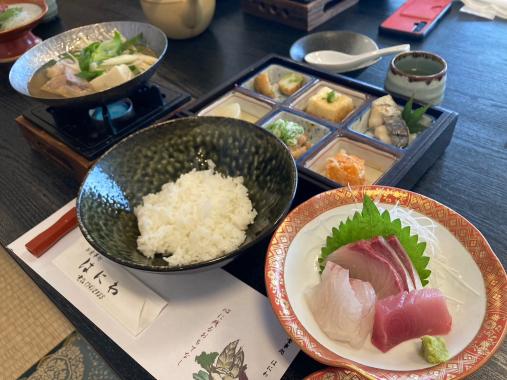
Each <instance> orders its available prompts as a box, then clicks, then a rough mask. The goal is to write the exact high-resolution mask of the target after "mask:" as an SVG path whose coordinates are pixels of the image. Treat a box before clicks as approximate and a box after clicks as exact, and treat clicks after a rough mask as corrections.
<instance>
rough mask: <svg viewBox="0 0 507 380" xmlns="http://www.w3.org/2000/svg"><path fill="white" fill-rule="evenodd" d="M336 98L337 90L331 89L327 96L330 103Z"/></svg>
mask: <svg viewBox="0 0 507 380" xmlns="http://www.w3.org/2000/svg"><path fill="white" fill-rule="evenodd" d="M335 99H336V92H335V91H329V92H328V93H327V96H326V100H327V102H328V103H333V102H334V101H335Z"/></svg>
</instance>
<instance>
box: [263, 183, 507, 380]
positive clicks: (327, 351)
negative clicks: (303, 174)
mask: <svg viewBox="0 0 507 380" xmlns="http://www.w3.org/2000/svg"><path fill="white" fill-rule="evenodd" d="M365 194H367V195H368V196H370V197H371V198H372V199H374V200H377V201H379V202H380V207H381V208H385V209H391V210H392V209H393V207H402V208H404V209H406V210H410V212H411V213H412V215H414V216H416V217H421V218H425V220H430V222H431V221H432V223H433V227H434V228H435V236H436V238H437V240H438V242H439V249H440V251H441V252H440V251H439V252H438V255H439V256H436V257H435V259H432V261H431V262H430V265H433V266H432V267H431V269H432V270H433V274H432V279H433V280H431V279H430V285H431V286H433V287H437V285H438V287H439V288H440V289H441V290H442V291H443V293H444V294H445V295H446V296H447V297H448V304H449V309H450V311H451V314H452V316H453V329H452V331H451V333H450V334H449V335H448V336H446V341H447V344H448V348H449V351H450V353H451V356H452V357H451V359H450V360H448V361H447V362H445V363H443V364H440V365H437V366H430V365H429V364H428V363H426V362H424V360H423V359H422V358H421V357H420V355H419V354H418V350H419V343H418V340H412V341H408V342H404V343H402V344H401V345H399V346H397V347H395V348H393V349H392V350H390V351H389V352H387V353H385V354H383V353H381V352H380V351H378V350H376V349H375V348H374V347H373V346H372V345H371V342H369V341H368V342H367V343H366V344H365V345H364V346H363V347H362V348H361V349H360V350H354V349H352V348H351V347H350V346H349V345H347V344H344V343H340V342H336V341H332V340H330V339H329V338H327V337H326V336H325V334H324V333H323V332H322V331H321V330H320V328H319V327H318V325H317V324H316V322H315V320H314V319H313V316H312V315H311V312H310V311H309V309H308V307H307V306H306V301H305V300H304V293H305V291H306V290H307V289H308V288H309V287H311V286H313V285H315V284H316V283H318V281H319V274H318V269H317V265H316V258H317V257H318V254H319V252H320V247H321V246H322V245H323V244H324V242H325V237H326V236H327V235H328V234H329V232H330V230H331V227H332V226H335V225H338V223H339V222H340V221H341V220H344V219H345V218H346V217H347V216H352V214H353V212H354V211H355V210H360V209H361V204H362V201H363V197H364V195H365ZM395 205H396V206H395ZM428 218H429V219H428ZM403 222H404V220H403V218H402V223H403ZM403 224H404V225H406V223H403ZM431 263H432V264H431ZM438 263H440V264H438ZM442 263H444V264H442ZM437 264H438V265H437ZM443 271H445V273H443ZM439 278H440V280H439V281H440V283H438V284H437V285H435V282H436V281H437V279H439ZM442 279H443V282H442ZM265 280H266V287H267V292H268V296H269V299H270V301H271V305H272V307H273V310H274V312H275V314H276V316H277V317H278V319H279V321H280V323H281V324H282V326H283V327H284V329H285V330H286V331H287V333H288V334H289V335H290V336H291V338H292V339H293V341H294V342H296V344H297V345H298V346H299V347H300V348H301V349H302V350H303V351H305V352H306V353H307V354H308V355H309V356H311V357H312V358H314V359H315V360H317V361H319V362H321V363H324V364H327V365H330V366H333V367H342V368H344V369H346V370H349V371H350V370H351V371H354V372H356V373H358V374H361V375H362V376H364V377H366V378H369V379H389V380H398V379H408V378H410V379H411V380H422V379H451V378H452V379H459V378H463V377H465V376H467V375H469V374H471V373H472V372H474V371H476V370H477V369H478V368H480V367H481V366H482V365H484V363H485V362H486V361H487V360H488V359H489V358H490V357H491V356H492V355H493V354H494V352H495V351H496V350H497V348H498V347H499V346H500V345H501V343H502V340H503V338H504V336H505V333H506V329H507V276H506V274H505V270H504V268H503V267H502V264H501V263H500V262H499V260H498V258H497V257H496V256H495V254H494V253H493V251H492V250H491V247H490V246H489V244H488V243H487V241H486V240H485V238H484V237H483V236H482V234H481V233H480V232H479V231H478V230H477V229H476V228H475V227H474V226H473V225H472V224H471V223H470V222H468V221H467V220H466V219H465V218H463V217H462V216H461V215H459V214H457V213H456V212H454V211H453V210H451V209H449V208H448V207H446V206H444V205H442V204H440V203H438V202H436V201H434V200H432V199H429V198H427V197H425V196H423V195H419V194H416V193H413V192H410V191H406V190H402V189H397V188H391V187H383V186H364V187H355V188H351V189H350V188H341V189H335V190H331V191H328V192H325V193H322V194H319V195H317V196H315V197H313V198H311V199H309V200H308V201H306V202H305V203H303V204H301V205H300V206H298V207H297V208H295V209H294V210H293V211H292V212H291V213H290V214H289V215H288V216H287V217H286V218H285V220H284V221H283V222H282V224H281V225H280V226H279V227H278V229H277V230H276V232H275V233H274V234H273V237H272V239H271V243H270V245H269V248H268V254H267V260H266V268H265ZM432 281H433V282H432ZM349 371H345V370H344V371H334V372H333V371H331V372H327V374H328V375H332V376H333V377H331V379H333V378H335V379H345V378H347V379H353V378H354V376H356V375H355V374H354V373H353V372H349ZM321 374H322V375H324V374H326V372H321ZM316 375H318V374H316ZM356 377H357V376H356ZM311 378H312V377H311ZM314 378H322V377H314Z"/></svg>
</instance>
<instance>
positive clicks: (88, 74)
mask: <svg viewBox="0 0 507 380" xmlns="http://www.w3.org/2000/svg"><path fill="white" fill-rule="evenodd" d="M102 74H104V71H103V70H98V71H81V72H79V73H77V76H78V77H80V78H83V79H85V80H87V81H88V82H89V81H91V80H92V79H95V78H97V77H98V76H101V75H102Z"/></svg>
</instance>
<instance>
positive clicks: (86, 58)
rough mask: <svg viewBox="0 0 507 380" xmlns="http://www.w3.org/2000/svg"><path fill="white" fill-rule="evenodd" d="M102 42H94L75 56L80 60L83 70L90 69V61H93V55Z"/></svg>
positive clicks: (80, 66)
mask: <svg viewBox="0 0 507 380" xmlns="http://www.w3.org/2000/svg"><path fill="white" fill-rule="evenodd" d="M99 45H100V42H93V43H91V44H90V45H88V46H87V47H85V48H84V49H83V50H81V51H80V52H78V53H76V54H75V56H76V57H77V60H78V62H79V68H80V69H81V71H89V70H90V63H92V56H93V54H94V53H95V51H96V50H97V49H98V47H99Z"/></svg>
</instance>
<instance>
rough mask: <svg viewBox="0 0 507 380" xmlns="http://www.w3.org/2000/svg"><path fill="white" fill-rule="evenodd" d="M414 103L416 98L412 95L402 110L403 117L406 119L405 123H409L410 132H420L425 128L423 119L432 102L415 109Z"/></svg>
mask: <svg viewBox="0 0 507 380" xmlns="http://www.w3.org/2000/svg"><path fill="white" fill-rule="evenodd" d="M413 105H414V99H413V97H412V98H410V99H409V100H408V102H407V104H405V107H404V108H403V111H402V112H401V117H402V119H403V120H404V121H405V124H407V127H408V130H409V132H410V133H419V132H421V131H423V130H424V129H425V126H424V125H422V124H421V119H422V117H423V116H424V114H425V113H426V111H427V110H428V109H429V108H430V107H431V104H426V105H425V106H422V107H419V108H418V109H416V110H413Z"/></svg>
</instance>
